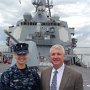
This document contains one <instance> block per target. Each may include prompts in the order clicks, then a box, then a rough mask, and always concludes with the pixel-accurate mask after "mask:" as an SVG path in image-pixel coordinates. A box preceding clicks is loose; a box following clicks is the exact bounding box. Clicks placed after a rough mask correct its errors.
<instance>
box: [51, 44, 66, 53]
mask: <svg viewBox="0 0 90 90" xmlns="http://www.w3.org/2000/svg"><path fill="white" fill-rule="evenodd" d="M52 48H60V49H62V51H63V53H64V54H65V49H64V47H63V46H62V45H60V44H55V45H53V46H52V47H51V48H50V53H51V51H52Z"/></svg>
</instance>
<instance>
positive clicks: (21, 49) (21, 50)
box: [13, 43, 29, 54]
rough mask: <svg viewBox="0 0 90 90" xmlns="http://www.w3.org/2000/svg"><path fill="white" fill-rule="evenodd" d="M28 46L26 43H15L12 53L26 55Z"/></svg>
mask: <svg viewBox="0 0 90 90" xmlns="http://www.w3.org/2000/svg"><path fill="white" fill-rule="evenodd" d="M28 46H29V45H28V44H26V43H17V44H15V45H14V46H13V51H14V52H15V53H17V54H27V53H29V50H28Z"/></svg>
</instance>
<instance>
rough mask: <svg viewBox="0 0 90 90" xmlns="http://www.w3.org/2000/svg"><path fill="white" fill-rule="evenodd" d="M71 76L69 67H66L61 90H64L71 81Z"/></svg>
mask: <svg viewBox="0 0 90 90" xmlns="http://www.w3.org/2000/svg"><path fill="white" fill-rule="evenodd" d="M69 75H70V72H69V70H68V68H67V66H65V69H64V72H63V76H62V79H61V84H60V87H59V90H63V88H64V86H65V84H66V82H67V81H68V79H69Z"/></svg>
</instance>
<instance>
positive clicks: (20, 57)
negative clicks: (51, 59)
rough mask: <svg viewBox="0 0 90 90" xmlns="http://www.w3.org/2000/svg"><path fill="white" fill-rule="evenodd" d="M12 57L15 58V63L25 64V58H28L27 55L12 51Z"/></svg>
mask: <svg viewBox="0 0 90 90" xmlns="http://www.w3.org/2000/svg"><path fill="white" fill-rule="evenodd" d="M14 57H15V59H16V63H18V64H19V65H23V64H26V60H27V59H28V57H29V55H28V54H16V53H14Z"/></svg>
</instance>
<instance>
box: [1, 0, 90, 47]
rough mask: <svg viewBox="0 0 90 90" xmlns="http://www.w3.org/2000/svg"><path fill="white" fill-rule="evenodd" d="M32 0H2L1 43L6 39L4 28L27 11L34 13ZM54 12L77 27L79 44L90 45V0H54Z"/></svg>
mask: <svg viewBox="0 0 90 90" xmlns="http://www.w3.org/2000/svg"><path fill="white" fill-rule="evenodd" d="M31 1H32V0H21V4H20V3H19V0H0V43H2V41H5V36H6V35H5V34H4V32H3V28H4V27H6V26H8V25H15V24H16V22H17V21H18V20H19V19H22V17H23V14H24V13H25V12H29V13H34V11H35V8H34V6H33V5H32V3H31ZM53 4H54V8H53V9H52V14H57V15H59V16H60V19H61V20H64V21H67V23H68V26H69V27H74V28H75V34H76V38H77V39H78V43H77V46H79V47H90V30H89V29H90V0H53Z"/></svg>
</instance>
